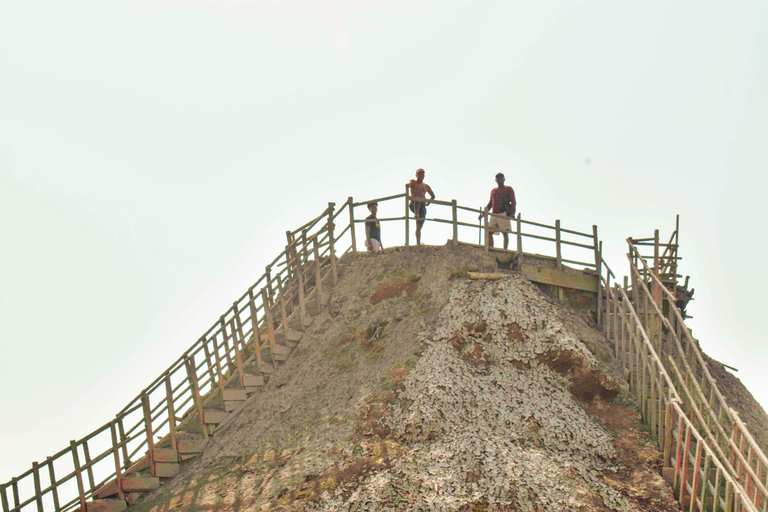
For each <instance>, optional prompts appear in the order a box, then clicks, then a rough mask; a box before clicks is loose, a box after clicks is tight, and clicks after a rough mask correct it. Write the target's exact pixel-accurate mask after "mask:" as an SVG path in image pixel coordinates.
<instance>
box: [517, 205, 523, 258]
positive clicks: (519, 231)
mask: <svg viewBox="0 0 768 512" xmlns="http://www.w3.org/2000/svg"><path fill="white" fill-rule="evenodd" d="M517 261H518V265H522V264H523V219H522V217H521V216H520V214H519V213H518V214H517Z"/></svg>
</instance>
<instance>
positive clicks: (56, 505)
mask: <svg viewBox="0 0 768 512" xmlns="http://www.w3.org/2000/svg"><path fill="white" fill-rule="evenodd" d="M113 428H114V425H113ZM112 444H113V445H114V446H116V445H117V443H116V442H115V441H112ZM45 463H46V464H47V465H48V476H49V477H50V480H51V496H52V497H53V510H54V511H55V512H59V510H61V506H60V505H59V489H58V487H57V485H56V472H55V471H54V469H53V458H52V457H48V458H47V459H46V461H45ZM0 492H2V489H0ZM3 498H5V496H3Z"/></svg>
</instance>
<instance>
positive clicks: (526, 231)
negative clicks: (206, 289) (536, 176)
mask: <svg viewBox="0 0 768 512" xmlns="http://www.w3.org/2000/svg"><path fill="white" fill-rule="evenodd" d="M413 199H414V198H411V197H410V196H409V195H408V192H407V190H406V193H404V194H397V195H393V196H389V197H384V198H379V199H374V200H375V201H378V202H379V203H382V204H384V205H387V207H389V206H392V207H393V208H396V209H397V210H398V211H400V212H404V214H403V215H395V216H393V217H389V218H387V217H384V218H380V219H379V220H380V221H381V222H383V223H385V224H386V225H389V226H391V225H392V222H396V221H399V222H402V227H403V228H404V229H403V231H404V234H405V239H404V245H405V246H408V245H409V244H410V230H411V224H412V223H413V222H414V221H415V220H416V219H415V218H414V217H413V215H412V214H411V213H410V211H409V210H408V205H409V203H410V201H411V200H413ZM400 201H402V202H401V203H399V202H400ZM369 202H370V201H362V202H355V201H354V200H353V199H352V198H351V197H350V198H349V199H348V200H347V201H346V202H345V203H344V205H343V206H342V207H341V208H340V209H338V210H336V208H335V205H334V204H333V203H330V204H329V206H328V208H327V209H326V210H325V211H323V212H322V213H321V214H320V215H318V216H317V217H316V218H314V219H312V220H311V221H309V222H307V223H306V224H304V225H303V226H301V227H299V228H298V229H296V230H293V231H288V232H287V233H286V242H287V245H286V248H285V250H284V251H283V252H281V253H280V254H279V255H278V256H277V257H276V258H275V259H274V260H273V261H272V262H271V263H270V264H269V265H267V266H266V268H265V272H264V274H263V275H262V276H261V277H259V279H257V280H256V282H255V283H254V284H253V285H251V286H250V287H249V288H248V289H247V290H246V292H245V293H244V294H243V295H242V296H241V297H240V298H238V299H237V300H235V301H234V302H233V304H232V306H231V307H230V308H229V309H227V311H225V312H224V313H223V314H222V315H221V316H219V318H218V319H217V320H216V321H215V322H214V323H213V325H212V326H211V327H210V328H209V329H208V330H207V331H206V332H205V333H204V334H203V335H202V336H201V337H200V338H199V339H198V340H197V341H196V342H195V343H194V344H193V345H192V346H191V347H190V348H189V349H187V350H186V351H185V352H184V353H183V354H182V355H181V356H180V357H179V358H178V359H177V360H176V361H175V362H174V363H173V364H172V365H171V366H170V367H169V368H168V369H167V370H166V371H165V372H163V373H162V374H161V375H160V376H159V377H158V378H156V379H155V380H154V381H153V382H152V383H151V384H150V385H149V386H147V387H146V388H145V389H144V390H143V391H142V392H141V393H140V394H139V395H138V396H137V397H136V398H135V399H134V400H132V401H131V402H130V403H129V404H128V405H126V406H125V407H124V408H123V409H122V410H121V411H120V412H118V413H117V415H116V416H115V418H114V419H113V420H111V421H110V422H108V423H107V424H105V425H104V426H102V427H101V428H99V429H97V430H96V431H94V432H92V433H91V434H89V435H87V436H85V437H84V438H82V439H79V440H74V441H72V442H71V443H70V445H69V446H68V447H66V448H64V449H63V450H61V451H60V452H58V453H56V454H55V455H53V456H51V457H48V458H47V459H46V460H45V461H43V462H41V463H38V462H35V463H33V464H32V468H31V469H30V470H28V471H26V472H25V473H23V474H21V475H19V476H17V477H15V478H12V479H11V480H10V481H9V482H6V483H4V484H0V504H1V505H2V511H3V512H17V511H21V510H33V509H37V510H38V511H43V510H55V511H60V510H63V511H68V510H72V509H74V508H77V507H81V508H82V509H83V510H85V508H86V506H85V504H86V502H87V501H88V500H90V499H92V498H93V497H94V494H95V493H96V491H97V490H99V489H100V488H101V487H102V486H104V485H105V484H106V483H108V482H110V481H112V480H117V481H118V488H119V487H120V486H119V483H120V481H121V480H122V479H123V478H124V477H125V475H126V473H127V472H130V471H132V470H135V469H136V468H137V467H139V466H142V465H147V466H148V467H149V468H150V470H151V471H152V473H153V474H157V473H158V471H159V468H160V466H161V465H162V461H160V460H158V458H157V457H156V456H155V453H156V452H158V450H159V449H160V448H164V447H170V448H171V449H174V448H176V447H177V446H178V445H179V444H180V443H181V442H182V441H180V436H181V433H182V432H185V431H187V430H190V429H192V430H195V431H199V432H200V435H202V436H204V437H207V436H209V435H210V434H211V426H210V425H208V424H206V422H205V413H204V409H205V406H206V405H208V404H210V403H211V402H212V401H214V400H216V399H217V398H221V396H222V395H223V392H224V389H225V387H226V386H227V385H228V384H229V383H232V382H233V381H236V382H238V383H239V384H240V385H242V384H244V380H245V378H246V377H247V372H248V371H250V370H252V369H253V368H255V369H256V370H262V369H264V365H266V364H268V363H267V362H265V361H262V351H270V352H271V350H272V349H273V348H274V346H275V336H276V334H279V333H281V332H282V333H283V334H285V335H287V334H288V331H289V330H290V326H289V323H299V324H300V325H306V323H307V322H308V321H309V318H308V312H307V308H308V307H310V306H312V305H313V304H314V303H315V301H316V303H317V304H318V305H320V304H321V303H322V301H323V297H324V295H326V293H327V292H326V291H325V290H326V287H330V286H332V285H333V284H334V283H335V282H336V280H337V278H338V270H337V266H336V260H337V259H338V258H339V257H341V256H343V255H345V254H347V253H348V252H357V250H358V249H357V245H358V244H357V238H358V233H357V231H358V230H357V228H358V227H361V226H359V224H362V223H364V222H365V221H364V219H362V218H356V216H355V209H356V208H359V207H364V206H365V205H367V204H368V203H369ZM398 203H399V204H398ZM401 208H402V209H401ZM385 209H386V208H380V213H381V211H382V210H385ZM435 212H437V213H438V215H435ZM441 215H442V216H441ZM478 216H481V218H482V221H478V220H477V218H478ZM490 216H492V214H489V213H487V212H485V211H484V210H483V209H482V208H470V207H465V206H460V205H458V204H457V201H455V200H453V201H439V200H435V201H429V216H428V217H427V218H426V219H424V220H425V222H427V223H429V224H430V225H431V226H430V227H429V228H426V227H425V230H426V229H435V226H437V225H442V226H449V227H450V237H449V240H450V241H451V243H452V244H454V245H458V244H463V245H472V246H475V247H479V248H483V250H485V251H489V250H490V243H489V236H490V235H489V229H488V219H489V217H490ZM419 220H421V219H419ZM337 225H339V226H344V227H343V229H341V230H340V231H339V230H338V229H337V228H336V226H337ZM509 236H510V239H511V240H512V239H513V240H514V249H513V250H511V251H508V252H513V251H514V252H517V253H518V254H523V242H525V248H526V250H527V251H528V252H527V253H526V254H533V253H537V252H540V253H543V254H536V255H537V256H538V257H545V258H550V259H551V260H552V261H553V262H554V263H555V265H556V267H557V268H561V267H562V266H563V264H565V263H569V264H575V265H581V266H583V267H585V268H588V269H590V268H591V269H594V270H595V271H596V274H598V275H599V274H600V272H601V265H602V257H601V253H600V244H599V242H598V236H597V227H596V226H593V227H592V232H591V233H583V232H579V231H574V230H571V229H566V228H563V227H562V226H561V224H560V221H559V220H558V221H556V222H555V224H554V226H550V225H546V224H541V223H537V222H533V221H529V220H525V219H523V218H522V216H521V215H517V217H516V218H515V219H513V222H512V231H511V233H510V234H509ZM475 237H476V238H477V243H475V242H474V240H475ZM496 250H501V249H496ZM601 295H602V294H600V293H598V300H600V297H601ZM599 309H600V308H598V311H599ZM219 428H221V427H219ZM158 453H159V452H158ZM120 497H121V498H122V495H120Z"/></svg>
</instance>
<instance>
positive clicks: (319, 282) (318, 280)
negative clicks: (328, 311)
mask: <svg viewBox="0 0 768 512" xmlns="http://www.w3.org/2000/svg"><path fill="white" fill-rule="evenodd" d="M312 252H313V253H314V256H315V292H316V294H317V310H318V311H320V309H321V308H322V307H323V275H322V273H321V272H320V251H319V250H318V249H317V235H316V236H314V237H313V238H312Z"/></svg>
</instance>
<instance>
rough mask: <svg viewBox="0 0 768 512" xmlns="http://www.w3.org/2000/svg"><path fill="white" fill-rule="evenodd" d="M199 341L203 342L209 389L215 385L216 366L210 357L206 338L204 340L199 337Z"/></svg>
mask: <svg viewBox="0 0 768 512" xmlns="http://www.w3.org/2000/svg"><path fill="white" fill-rule="evenodd" d="M200 341H201V342H202V344H203V353H204V354H205V364H206V365H207V366H208V377H209V378H210V380H211V389H213V387H214V386H215V385H216V368H215V366H214V365H213V360H212V358H211V351H210V349H209V348H208V340H206V339H205V338H204V337H203V338H200Z"/></svg>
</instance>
